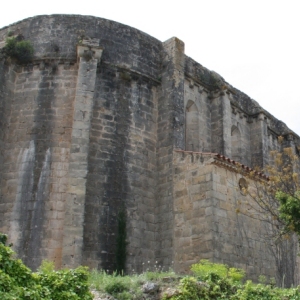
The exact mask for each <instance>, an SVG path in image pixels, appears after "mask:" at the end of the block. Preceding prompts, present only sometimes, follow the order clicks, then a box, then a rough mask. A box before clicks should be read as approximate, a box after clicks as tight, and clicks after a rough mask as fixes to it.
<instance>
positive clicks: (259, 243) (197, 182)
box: [173, 151, 298, 284]
mask: <svg viewBox="0 0 300 300" xmlns="http://www.w3.org/2000/svg"><path fill="white" fill-rule="evenodd" d="M173 163H174V173H173V178H174V262H175V265H174V269H175V270H180V271H184V272H187V271H188V270H189V267H190V265H191V264H193V263H197V262H198V261H199V260H200V259H209V260H211V261H214V262H221V263H225V264H228V265H229V266H234V267H237V268H242V269H243V270H245V271H246V274H247V277H248V278H250V279H253V280H254V281H257V278H258V274H261V275H265V276H266V277H267V278H272V277H273V278H274V277H276V279H277V280H278V283H279V284H280V283H281V282H282V280H284V277H285V276H287V274H279V272H278V269H279V267H280V264H281V263H282V261H281V257H279V256H278V252H276V251H275V249H277V248H276V247H275V245H273V242H274V241H273V236H272V233H273V232H272V231H271V229H270V226H269V225H268V223H266V222H264V221H262V220H261V219H260V218H259V217H257V216H256V215H255V211H254V214H253V215H252V213H253V210H250V211H248V209H249V207H255V205H256V204H255V202H254V201H253V199H252V198H251V197H250V196H249V194H248V195H245V194H244V193H243V192H242V191H241V190H240V188H239V180H240V178H243V177H242V175H241V174H239V173H237V172H236V171H234V168H232V169H230V168H229V165H227V164H226V163H223V162H222V163H220V161H218V159H217V158H216V156H214V155H212V154H200V153H190V152H184V151H177V152H175V153H174V157H173ZM246 180H247V182H248V185H249V189H250V188H251V186H252V187H253V186H254V184H253V182H251V180H249V179H246ZM287 243H289V241H287ZM294 247H295V244H294V242H293V241H291V243H290V245H289V246H288V248H287V249H285V251H287V252H288V253H289V255H291V256H293V255H295V249H294ZM291 258H292V259H293V257H291ZM294 258H295V257H294ZM285 263H286V264H287V263H288V261H286V262H285ZM294 267H295V261H294V263H293V265H292V266H290V268H294ZM293 272H294V273H293V276H294V280H295V281H293V282H294V283H295V282H298V278H297V271H296V269H295V270H294V271H293ZM286 280H287V278H286Z"/></svg>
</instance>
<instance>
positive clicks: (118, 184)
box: [84, 68, 131, 270]
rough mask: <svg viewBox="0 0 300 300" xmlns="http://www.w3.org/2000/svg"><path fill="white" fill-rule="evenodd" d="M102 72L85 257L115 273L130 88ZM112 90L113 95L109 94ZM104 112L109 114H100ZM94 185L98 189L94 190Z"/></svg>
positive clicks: (112, 74) (93, 128)
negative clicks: (101, 127)
mask: <svg viewBox="0 0 300 300" xmlns="http://www.w3.org/2000/svg"><path fill="white" fill-rule="evenodd" d="M102 72H104V73H105V74H104V76H109V77H111V80H109V81H106V79H103V81H102V80H101V79H100V83H99V85H98V91H97V92H96V96H95V97H96V99H95V107H94V116H97V118H95V117H94V118H93V119H92V122H91V123H92V125H91V132H92V134H91V137H90V142H91V147H90V153H89V174H88V177H87V199H86V209H85V214H86V217H85V227H84V231H85V233H84V257H85V259H86V260H88V257H89V256H90V257H93V259H96V260H97V261H99V262H100V265H99V267H101V268H103V269H104V270H115V267H116V265H115V261H116V257H115V251H116V233H117V215H118V212H119V211H121V210H124V209H126V198H127V195H128V191H129V185H128V178H127V167H126V157H125V152H126V145H127V144H128V135H129V128H130V124H131V112H130V98H131V84H130V81H126V80H125V79H122V78H115V76H116V75H115V70H111V69H110V68H107V69H105V70H103V69H102ZM98 76H99V77H101V76H103V74H102V73H101V74H99V75H98ZM98 80H99V79H98ZM111 90H113V91H115V92H114V93H111V92H110V91H111ZM103 108H105V109H103ZM104 110H105V111H106V112H109V113H106V114H102V113H101V112H102V111H104ZM100 124H101V125H100ZM99 126H104V127H105V128H106V129H105V131H106V132H105V133H104V131H102V136H104V137H105V140H104V141H105V143H103V142H104V141H103V140H101V139H100V138H99V136H97V133H96V129H97V128H99ZM104 177H105V178H106V180H105V182H103V181H102V182H101V179H100V178H104ZM97 182H99V185H98V186H95V185H97ZM91 211H92V215H93V216H94V218H95V219H94V218H93V221H91V217H90V216H91V214H90V212H91Z"/></svg>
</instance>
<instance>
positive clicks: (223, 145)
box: [211, 92, 231, 157]
mask: <svg viewBox="0 0 300 300" xmlns="http://www.w3.org/2000/svg"><path fill="white" fill-rule="evenodd" d="M211 127H212V150H211V151H212V152H215V153H222V154H223V155H225V156H229V157H230V156H231V106H230V100H229V98H228V95H227V94H225V93H224V92H221V93H220V94H219V95H216V96H213V99H212V109H211Z"/></svg>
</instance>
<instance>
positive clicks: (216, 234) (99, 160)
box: [0, 15, 300, 278]
mask: <svg viewBox="0 0 300 300" xmlns="http://www.w3.org/2000/svg"><path fill="white" fill-rule="evenodd" d="M12 35H13V36H22V37H23V38H25V39H26V40H29V41H30V42H31V43H32V45H33V47H34V50H35V54H34V59H33V60H32V61H31V62H30V63H27V64H18V63H16V62H14V61H11V60H9V59H5V58H1V60H0V194H1V202H0V231H2V232H4V233H7V234H9V238H10V241H11V242H12V243H13V245H14V248H15V250H16V251H17V253H18V255H19V256H20V257H21V258H22V259H24V261H25V263H26V264H27V265H28V266H30V267H32V268H37V267H38V266H39V265H40V263H41V261H42V259H50V260H53V261H55V264H56V267H64V266H77V265H80V264H83V265H88V266H90V267H94V268H103V269H105V270H114V269H115V267H116V259H115V257H116V234H117V229H118V222H117V219H118V218H117V217H118V213H119V212H120V211H126V213H127V243H128V244H127V261H126V268H127V271H129V272H130V271H132V270H134V271H138V272H139V271H143V270H144V269H145V264H146V265H147V264H148V261H149V262H151V263H150V264H151V265H154V264H155V262H157V263H156V265H157V266H161V267H164V268H169V267H172V268H174V269H175V271H178V272H183V271H187V270H188V268H189V265H190V264H192V263H195V262H197V261H198V260H199V259H201V258H208V259H211V260H213V261H216V262H223V263H227V264H229V265H231V266H236V267H242V268H244V269H245V270H246V271H247V272H248V274H249V276H250V277H252V278H255V277H257V275H259V274H265V275H267V276H271V277H272V276H274V274H275V273H276V262H275V259H274V257H273V256H272V253H271V252H270V250H269V246H270V245H269V244H268V242H267V241H266V240H265V239H264V230H265V229H264V224H262V223H261V222H259V221H257V220H253V219H251V218H248V217H247V216H241V215H238V214H237V213H236V203H237V201H238V200H240V199H246V198H247V196H245V195H243V194H242V193H241V192H240V190H239V189H237V187H238V181H239V179H240V178H241V177H242V175H241V174H240V173H239V172H236V170H234V168H233V167H234V162H235V161H238V162H240V163H242V164H244V165H247V166H250V167H254V166H259V167H261V168H263V167H264V166H266V165H267V164H268V163H269V154H268V153H269V150H272V149H278V150H279V149H280V145H279V144H278V142H277V138H278V136H280V135H281V136H283V137H284V145H286V146H289V147H292V148H293V149H294V151H295V153H298V149H299V145H300V139H299V137H298V136H297V135H296V134H295V133H294V132H292V131H291V130H289V129H288V128H287V127H286V125H285V124H284V123H282V122H280V121H278V120H277V119H276V118H274V117H273V116H272V115H270V114H269V113H268V112H267V111H265V110H264V109H263V108H262V107H260V106H259V104H258V103H257V102H255V101H254V100H252V99H251V98H249V97H248V96H247V95H245V94H243V93H242V92H240V91H239V90H237V89H236V88H234V87H232V86H231V85H230V84H228V83H227V82H226V81H225V80H224V79H223V78H222V77H221V76H220V75H218V74H217V73H215V72H212V71H209V70H208V69H206V68H205V67H203V66H202V65H200V64H199V63H197V62H195V61H194V60H193V59H192V58H190V57H187V56H186V55H185V54H184V43H183V42H182V41H180V40H179V39H178V38H171V39H169V40H168V41H166V42H163V43H162V42H160V41H158V40H156V39H155V38H153V37H151V36H149V35H147V34H145V33H143V32H141V31H139V30H137V29H134V28H131V27H128V26H125V25H122V24H119V23H116V22H112V21H109V20H105V19H101V18H96V17H88V16H73V15H51V16H37V17H33V18H29V19H26V20H23V21H20V22H18V23H15V24H12V25H10V26H8V27H5V28H2V29H1V30H0V45H1V47H3V46H4V45H5V40H6V38H7V37H8V36H12ZM217 153H219V155H217ZM228 157H229V158H231V159H228Z"/></svg>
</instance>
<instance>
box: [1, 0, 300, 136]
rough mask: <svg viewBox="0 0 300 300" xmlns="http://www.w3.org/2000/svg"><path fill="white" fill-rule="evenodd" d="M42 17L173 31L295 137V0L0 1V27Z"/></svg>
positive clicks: (299, 5) (298, 56)
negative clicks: (59, 16)
mask: <svg viewBox="0 0 300 300" xmlns="http://www.w3.org/2000/svg"><path fill="white" fill-rule="evenodd" d="M41 14H81V15H93V16H97V17H101V18H106V19H110V20H114V21H117V22H120V23H124V24H127V25H129V26H132V27H135V28H137V29H139V30H142V31H144V32H146V33H148V34H150V35H152V36H153V37H156V38H157V39H159V40H161V41H165V40H167V39H169V38H170V37H173V36H176V37H178V38H179V39H181V40H182V41H184V43H185V53H186V54H187V55H188V56H191V57H192V58H193V59H195V60H196V61H197V62H199V63H200V64H202V65H203V66H205V67H207V68H208V69H211V70H214V71H216V72H217V73H219V74H220V75H221V76H222V77H223V78H224V79H225V80H226V81H227V82H229V83H230V84H232V85H233V86H234V87H236V88H238V89H239V90H241V91H243V92H244V93H246V94H248V96H250V97H251V98H253V99H255V100H256V101H258V102H259V103H260V105H261V106H262V107H264V108H265V109H267V110H268V111H269V112H270V113H271V114H273V115H274V116H275V117H277V118H278V119H280V120H282V121H283V122H285V123H286V124H287V125H288V126H289V127H290V128H291V129H292V130H294V131H295V132H296V133H297V134H298V135H300V115H299V110H300V91H298V88H299V74H300V35H299V30H300V1H299V0H285V1H278V0H251V1H249V0H186V1H178V0H173V1H169V0H160V1H158V0H152V1H141V0H140V1H138V0H125V1H124V0H93V1H90V0H84V1H82V0H81V1H63V0H60V1H58V0H52V1H40V0H39V1H37V0H16V1H6V2H5V6H3V5H2V8H1V11H0V28H2V27H4V26H6V25H9V24H11V23H14V22H16V21H19V20H22V19H24V18H28V17H32V16H35V15H41Z"/></svg>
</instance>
